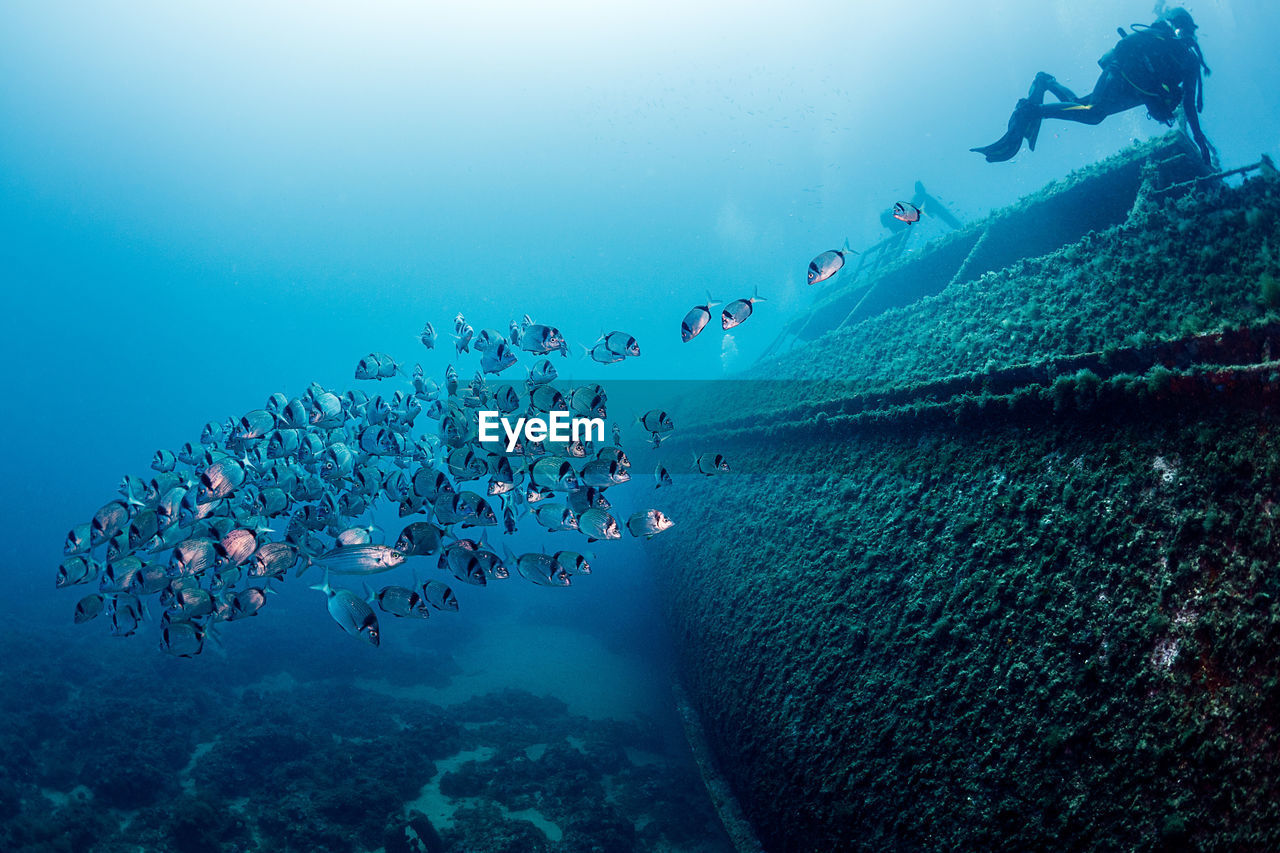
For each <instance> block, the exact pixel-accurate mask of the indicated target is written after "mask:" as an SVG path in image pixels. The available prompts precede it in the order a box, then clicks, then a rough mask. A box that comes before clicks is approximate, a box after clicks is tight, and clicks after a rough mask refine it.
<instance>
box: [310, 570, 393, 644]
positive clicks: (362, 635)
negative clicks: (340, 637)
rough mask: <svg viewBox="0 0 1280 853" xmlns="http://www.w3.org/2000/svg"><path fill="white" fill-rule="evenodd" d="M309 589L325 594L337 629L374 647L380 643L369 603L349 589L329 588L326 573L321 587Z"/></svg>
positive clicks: (376, 622) (376, 625)
mask: <svg viewBox="0 0 1280 853" xmlns="http://www.w3.org/2000/svg"><path fill="white" fill-rule="evenodd" d="M311 588H312V589H318V590H320V591H321V592H323V593H324V594H325V598H326V599H328V601H327V604H328V607H329V616H330V617H332V619H333V621H334V622H337V623H338V627H339V628H341V629H342V630H343V631H345V632H346V633H348V634H350V635H351V636H353V637H356V638H357V639H361V640H364V641H365V642H367V643H369V644H370V645H372V646H376V645H378V644H379V643H380V642H381V641H382V635H381V632H380V631H379V628H378V616H377V614H375V613H374V612H373V608H372V607H370V606H369V602H367V601H365V600H364V599H362V598H361V597H360V596H358V595H356V594H355V593H354V592H352V591H351V590H349V589H334V588H333V587H331V586H329V576H328V574H327V573H326V574H325V578H324V583H323V584H322V585H320V586H313V587H311Z"/></svg>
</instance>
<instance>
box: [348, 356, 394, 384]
mask: <svg viewBox="0 0 1280 853" xmlns="http://www.w3.org/2000/svg"><path fill="white" fill-rule="evenodd" d="M397 374H401V375H403V374H404V371H403V370H402V369H401V368H400V365H398V364H396V362H395V359H393V358H392V357H391V356H389V355H387V354H386V353H385V352H371V353H369V354H368V355H366V356H365V357H364V358H362V359H360V361H359V362H358V363H357V364H356V379H390V378H391V377H393V376H395V375H397Z"/></svg>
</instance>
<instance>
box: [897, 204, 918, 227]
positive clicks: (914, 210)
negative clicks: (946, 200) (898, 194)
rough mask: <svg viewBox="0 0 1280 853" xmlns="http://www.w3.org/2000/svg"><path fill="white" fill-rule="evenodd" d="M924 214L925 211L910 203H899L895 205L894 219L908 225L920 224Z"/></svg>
mask: <svg viewBox="0 0 1280 853" xmlns="http://www.w3.org/2000/svg"><path fill="white" fill-rule="evenodd" d="M922 213H924V211H923V210H921V209H920V208H918V207H916V206H915V205H914V204H912V203H911V202H909V201H899V202H895V203H894V205H893V218H894V219H896V220H898V221H899V222H905V223H907V224H908V225H911V224H913V223H916V222H919V221H920V215H921V214H922Z"/></svg>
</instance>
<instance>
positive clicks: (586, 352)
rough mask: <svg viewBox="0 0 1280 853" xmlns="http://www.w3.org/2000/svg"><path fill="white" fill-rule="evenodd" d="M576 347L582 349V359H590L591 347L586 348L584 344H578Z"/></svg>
mask: <svg viewBox="0 0 1280 853" xmlns="http://www.w3.org/2000/svg"><path fill="white" fill-rule="evenodd" d="M578 346H580V347H582V357H583V358H591V347H589V346H587V345H586V344H578Z"/></svg>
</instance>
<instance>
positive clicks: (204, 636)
mask: <svg viewBox="0 0 1280 853" xmlns="http://www.w3.org/2000/svg"><path fill="white" fill-rule="evenodd" d="M215 624H217V623H215V622H212V621H211V622H209V623H208V624H207V625H205V626H204V629H203V631H202V632H201V634H200V639H201V641H204V640H213V642H214V644H215V645H216V646H217V647H218V648H220V649H221V648H223V644H222V637H220V636H219V635H218V632H217V630H215V629H214V627H213V626H214V625H215Z"/></svg>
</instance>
